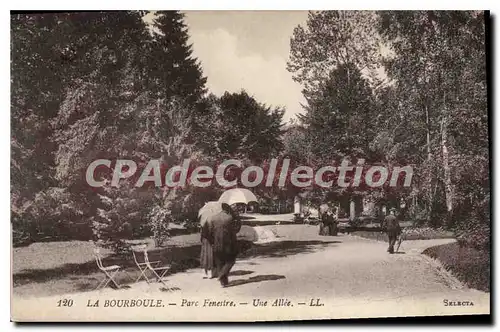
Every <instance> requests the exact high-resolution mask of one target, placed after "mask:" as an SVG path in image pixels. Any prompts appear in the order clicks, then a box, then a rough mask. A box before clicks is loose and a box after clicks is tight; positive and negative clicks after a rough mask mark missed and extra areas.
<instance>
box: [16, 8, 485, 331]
mask: <svg viewBox="0 0 500 332" xmlns="http://www.w3.org/2000/svg"><path fill="white" fill-rule="evenodd" d="M10 19H11V229H12V256H11V257H12V259H11V271H12V288H11V319H12V320H13V321H15V322H43V321H51V322H54V321H58V322H66V321H73V322H93V321H99V322H103V321H109V322H111V321H135V322H194V321H197V322H207V321H216V322H256V321H292V320H293V321H300V320H336V319H364V318H381V317H424V316H453V317H458V316H463V315H489V314H490V248H491V247H490V237H491V236H490V155H489V139H490V137H489V136H488V129H489V122H488V121H489V119H488V106H489V105H488V99H487V94H488V88H489V86H488V84H487V65H488V61H489V60H488V59H489V58H488V47H487V43H488V39H489V36H490V32H489V12H483V11H336V10H331V11H310V12H308V11H147V10H144V11H113V12H106V11H102V12H46V13H44V12H28V13H27V12H12V13H11V17H10ZM452 319H453V318H452Z"/></svg>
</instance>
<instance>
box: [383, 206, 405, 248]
mask: <svg viewBox="0 0 500 332" xmlns="http://www.w3.org/2000/svg"><path fill="white" fill-rule="evenodd" d="M395 212H396V209H394V208H392V209H391V210H390V212H389V215H388V216H387V217H385V219H384V223H383V226H382V227H383V228H384V229H385V231H386V233H387V237H388V238H389V248H387V251H388V252H389V253H390V254H393V253H394V245H395V244H396V240H397V238H398V236H399V234H401V226H399V221H398V219H397V218H396V215H395Z"/></svg>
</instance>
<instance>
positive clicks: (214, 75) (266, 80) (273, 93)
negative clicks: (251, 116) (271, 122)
mask: <svg viewBox="0 0 500 332" xmlns="http://www.w3.org/2000/svg"><path fill="white" fill-rule="evenodd" d="M185 14H186V18H185V23H186V24H187V25H188V27H189V34H190V36H191V37H190V38H191V39H190V42H191V43H192V44H193V50H194V51H193V53H194V56H196V57H197V58H198V60H199V61H200V62H201V65H202V67H203V74H204V75H205V76H206V77H207V85H208V89H209V90H210V92H212V93H214V94H216V95H221V94H222V93H224V92H225V91H229V92H239V91H240V90H241V89H245V90H246V91H247V92H248V93H249V94H250V95H253V96H254V97H255V98H256V99H257V101H259V102H261V103H265V104H267V105H270V106H283V107H285V109H286V113H285V115H284V121H285V122H287V121H288V120H289V119H290V118H292V117H294V115H295V114H296V113H298V112H301V111H302V107H301V105H300V104H301V103H304V102H305V101H304V99H303V97H302V93H301V86H300V85H299V84H298V83H296V82H294V81H293V80H292V75H291V73H289V72H288V71H287V70H286V62H287V61H288V58H289V54H290V38H291V36H292V33H293V29H294V28H295V27H296V26H297V25H298V24H304V23H305V21H306V19H307V11H190V12H186V13H185Z"/></svg>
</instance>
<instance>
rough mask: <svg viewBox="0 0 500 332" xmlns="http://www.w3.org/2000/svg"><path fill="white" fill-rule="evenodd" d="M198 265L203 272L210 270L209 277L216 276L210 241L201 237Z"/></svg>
mask: <svg viewBox="0 0 500 332" xmlns="http://www.w3.org/2000/svg"><path fill="white" fill-rule="evenodd" d="M200 265H201V268H202V269H204V270H205V274H206V273H207V272H208V271H211V272H212V273H211V277H212V278H214V277H216V276H217V271H215V264H214V253H213V248H212V245H211V244H210V242H208V240H207V239H204V238H203V239H201V254H200Z"/></svg>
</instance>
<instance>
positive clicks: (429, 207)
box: [425, 105, 434, 223]
mask: <svg viewBox="0 0 500 332" xmlns="http://www.w3.org/2000/svg"><path fill="white" fill-rule="evenodd" d="M425 128H426V131H427V132H426V142H427V165H428V167H429V170H428V175H427V184H426V188H427V190H426V191H427V204H426V210H427V216H426V218H427V223H429V222H430V219H431V212H432V201H433V200H434V195H433V191H432V172H431V161H432V150H431V128H430V119H429V108H428V106H427V105H425Z"/></svg>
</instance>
